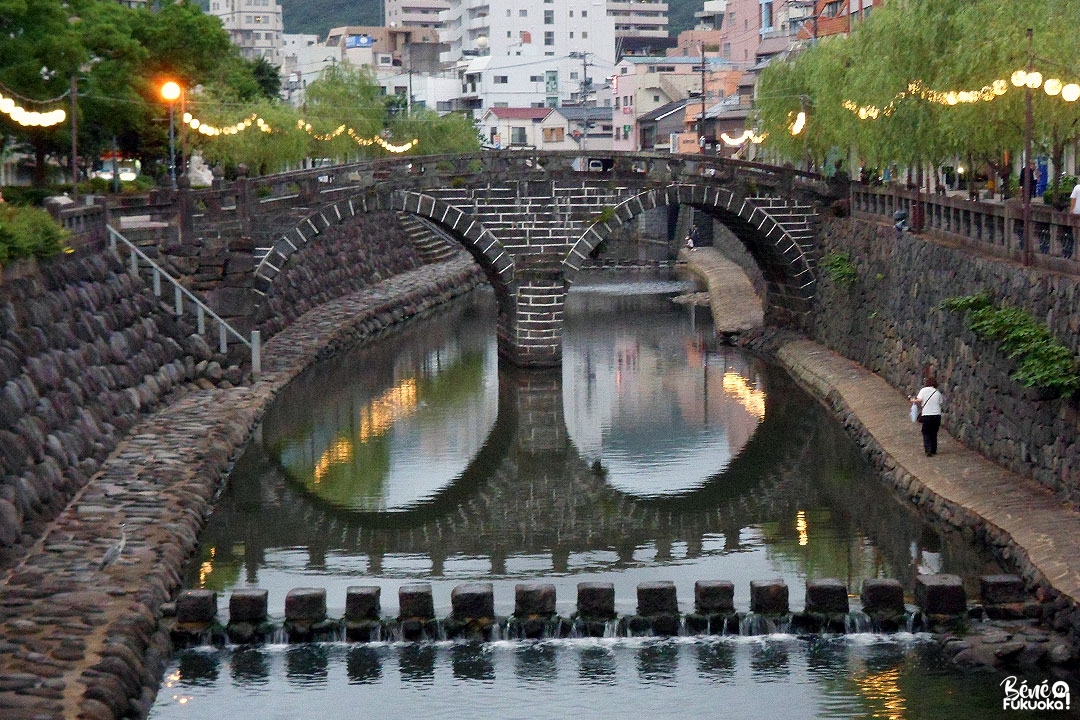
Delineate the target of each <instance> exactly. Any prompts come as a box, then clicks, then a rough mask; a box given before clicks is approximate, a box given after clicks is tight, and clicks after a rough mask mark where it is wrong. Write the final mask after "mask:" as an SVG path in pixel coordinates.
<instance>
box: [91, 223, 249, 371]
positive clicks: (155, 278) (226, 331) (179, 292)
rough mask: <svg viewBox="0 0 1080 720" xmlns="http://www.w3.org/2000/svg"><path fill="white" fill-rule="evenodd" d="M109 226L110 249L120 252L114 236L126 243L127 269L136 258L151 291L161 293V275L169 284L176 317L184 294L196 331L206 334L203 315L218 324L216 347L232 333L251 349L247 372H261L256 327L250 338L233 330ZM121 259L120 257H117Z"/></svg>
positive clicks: (223, 346)
mask: <svg viewBox="0 0 1080 720" xmlns="http://www.w3.org/2000/svg"><path fill="white" fill-rule="evenodd" d="M106 227H108V230H109V249H110V250H112V252H113V254H115V255H116V256H117V257H118V258H120V253H119V251H118V250H117V249H116V248H117V240H119V241H120V242H122V243H123V244H124V245H126V246H127V248H128V251H129V254H128V262H129V263H130V267H131V273H132V274H133V275H137V274H138V273H139V267H140V261H141V264H142V265H143V266H144V267H146V268H148V269H149V270H150V273H151V283H152V286H153V290H154V295H156V296H157V297H161V287H162V286H161V279H162V278H165V279H166V280H168V281H169V283H171V284H172V286H173V313H174V314H175V315H176V316H177V317H179V316H181V315H183V314H184V307H185V303H184V298H185V297H186V298H187V299H188V300H189V301H190V305H191V306H192V307H194V308H195V317H196V324H197V326H198V332H199V335H205V334H206V317H207V316H208V315H209V316H210V318H211V319H212V320H213V321H214V322H216V323H217V328H218V349H219V350H220V352H221V353H222V354H223V355H224V354H226V353H227V352H228V349H229V336H230V335H231V336H233V337H234V338H235V339H236V340H237V341H239V342H240V343H242V344H243V345H244V346H245V347H247V348H249V349H250V350H251V376H252V378H253V379H254V380H258V379H259V376H260V375H261V374H262V342H261V334H260V332H259V331H258V330H252V331H251V339H250V340H248V339H247V338H245V337H244V336H243V335H241V334H240V333H239V332H238V331H237V330H235V329H234V328H233V327H232V326H231V325H229V323H227V322H225V321H224V320H222V319H221V318H220V317H218V315H217V313H215V312H214V311H213V310H211V309H210V308H209V307H207V306H206V304H205V303H204V302H202V301H201V300H199V298H197V297H195V296H194V295H193V294H192V293H191V292H190V291H189V290H188V289H187V288H185V287H184V286H183V285H181V284H180V283H179V282H178V281H177V280H176V279H175V278H173V277H172V276H171V275H169V273H167V272H165V270H163V269H162V268H161V267H160V266H159V265H158V264H157V263H155V262H154V261H153V260H151V259H150V258H149V257H147V255H146V253H144V252H143V251H142V250H140V249H139V247H138V246H137V245H135V244H134V243H133V242H131V241H130V240H128V239H127V238H126V237H124V236H123V235H121V234H120V233H119V232H118V231H117V230H116V229H115V228H114V227H113V226H111V225H108V226H106ZM121 259H122V258H121Z"/></svg>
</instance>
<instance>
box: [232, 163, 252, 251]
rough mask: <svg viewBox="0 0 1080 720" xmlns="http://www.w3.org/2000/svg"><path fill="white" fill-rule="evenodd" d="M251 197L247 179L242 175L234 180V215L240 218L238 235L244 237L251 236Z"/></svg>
mask: <svg viewBox="0 0 1080 720" xmlns="http://www.w3.org/2000/svg"><path fill="white" fill-rule="evenodd" d="M251 196H252V192H251V185H250V184H249V182H248V179H247V178H246V177H245V176H243V175H241V176H240V177H238V178H236V215H237V217H239V218H240V234H241V235H243V236H244V237H250V236H251V211H252V209H253V208H252V206H251V201H252V197H251Z"/></svg>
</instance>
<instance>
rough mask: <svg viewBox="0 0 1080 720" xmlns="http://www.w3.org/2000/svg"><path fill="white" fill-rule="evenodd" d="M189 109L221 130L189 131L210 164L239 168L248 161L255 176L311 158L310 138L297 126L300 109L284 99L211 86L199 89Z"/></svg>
mask: <svg viewBox="0 0 1080 720" xmlns="http://www.w3.org/2000/svg"><path fill="white" fill-rule="evenodd" d="M189 109H190V110H191V112H192V114H193V115H195V116H196V117H197V118H198V119H199V121H200V122H201V123H204V124H207V125H209V126H211V127H212V128H214V129H216V130H218V131H220V134H218V133H214V134H210V135H207V134H203V133H199V132H197V131H192V130H187V131H186V133H187V138H188V140H189V145H190V146H191V147H195V148H198V149H199V150H200V152H201V153H202V156H203V157H204V158H205V159H206V161H207V162H208V163H211V164H218V165H222V166H224V167H225V168H228V169H235V168H237V167H239V166H240V165H241V164H242V165H245V166H246V167H247V169H248V171H249V172H250V173H251V174H253V175H264V174H267V173H273V172H280V171H283V170H287V169H289V168H290V167H297V166H299V165H300V164H301V163H302V162H303V160H304V158H306V157H308V151H309V144H310V142H309V141H310V138H309V136H308V134H307V133H306V132H304V131H303V130H302V129H300V128H298V127H297V122H298V120H299V113H298V111H297V110H296V109H295V108H293V107H292V106H291V105H287V104H284V103H282V102H280V101H274V100H269V99H262V100H258V101H256V102H239V101H237V100H236V99H235V98H229V97H225V98H223V97H221V96H219V95H215V94H214V93H212V92H210V91H209V90H204V91H202V92H200V93H198V94H197V95H196V96H195V97H194V98H193V99H192V101H191V102H189Z"/></svg>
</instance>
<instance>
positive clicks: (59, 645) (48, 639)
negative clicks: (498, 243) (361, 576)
mask: <svg viewBox="0 0 1080 720" xmlns="http://www.w3.org/2000/svg"><path fill="white" fill-rule="evenodd" d="M481 281H482V275H481V273H480V272H479V270H478V269H477V267H476V266H475V264H474V263H473V262H472V261H471V259H468V258H466V259H463V260H457V261H452V262H450V263H447V264H445V265H443V266H438V267H436V266H432V267H429V268H428V267H425V268H420V269H418V270H416V271H412V272H408V273H403V274H401V275H397V276H395V277H393V278H391V279H390V280H388V281H387V282H384V283H380V284H378V285H377V286H374V287H372V288H368V289H367V290H365V291H363V292H361V293H356V294H354V295H350V296H348V297H346V298H342V299H341V300H339V301H338V302H335V303H330V304H329V305H327V306H323V307H320V308H319V309H318V310H316V311H315V312H314V313H312V314H311V315H309V316H307V317H305V318H303V319H302V320H301V321H299V322H296V323H293V324H292V325H290V326H289V327H288V328H287V329H286V330H285V331H283V332H282V333H280V334H279V336H278V337H276V338H274V339H272V340H271V341H270V342H268V343H267V345H266V347H265V350H266V358H265V360H266V362H265V363H264V375H263V380H262V381H260V382H259V383H256V384H255V385H252V386H235V387H226V386H225V385H224V384H219V385H218V386H217V387H213V386H206V387H204V388H201V390H200V391H199V392H188V393H186V394H185V395H184V396H183V397H180V398H179V399H177V400H176V401H175V402H170V403H168V404H167V405H165V406H164V407H163V408H161V410H160V411H158V412H155V413H153V414H151V415H149V416H147V417H144V418H142V419H140V420H139V421H138V422H137V423H136V424H135V425H133V426H132V427H131V428H130V431H128V432H127V434H126V437H125V438H124V439H123V441H122V442H121V443H120V444H119V446H118V447H117V448H116V449H115V451H114V452H113V453H112V454H111V455H110V457H109V458H108V459H107V460H106V461H105V462H103V463H100V464H99V468H100V469H99V470H98V471H97V472H96V473H95V474H94V477H93V478H91V479H90V481H89V482H87V483H86V484H85V486H84V487H83V488H82V489H81V490H80V491H79V492H78V494H77V495H76V497H75V498H74V499H73V501H72V502H70V503H69V504H68V505H67V507H66V509H65V510H64V511H63V512H62V513H61V514H60V515H59V516H58V517H57V518H56V519H55V520H54V521H53V522H52V523H51V524H50V525H49V527H48V529H47V531H46V532H44V533H42V537H41V541H40V543H38V544H37V545H35V546H34V547H33V548H31V549H30V551H29V552H27V553H26V556H25V558H24V560H23V561H22V562H21V563H20V564H19V565H18V566H17V567H16V568H15V569H14V570H13V571H12V572H11V574H10V575H9V576H8V577H7V578H6V579H5V582H3V583H0V717H3V718H4V720H9V719H10V720H23V719H26V720H29V719H30V718H57V719H60V718H63V719H64V720H67V719H68V718H94V719H97V718H101V719H102V720H112V719H114V718H121V717H145V716H146V714H147V713H148V712H149V709H150V706H151V704H152V703H153V699H154V696H155V694H156V692H157V688H158V685H159V683H160V682H161V672H162V670H163V667H164V664H163V660H162V658H163V656H164V654H165V653H167V652H168V651H169V637H168V633H167V632H166V631H165V630H164V629H163V628H161V627H160V626H159V624H158V623H159V620H160V619H161V608H162V604H163V603H165V602H166V601H167V600H169V599H170V598H171V597H172V595H173V593H174V592H175V591H176V590H177V589H179V586H180V578H181V577H182V574H183V570H184V566H185V563H186V562H187V561H188V560H189V558H190V557H191V555H192V553H193V552H194V550H195V548H196V546H197V543H198V535H199V533H200V531H201V530H202V527H203V525H204V523H205V521H206V518H207V517H208V516H209V514H210V512H211V511H212V509H213V505H214V500H215V498H216V497H217V493H218V492H220V490H221V487H222V485H223V483H224V482H225V479H226V477H227V475H228V472H229V468H230V467H231V463H232V462H233V460H235V458H236V456H237V455H238V453H239V452H240V451H241V450H242V448H243V447H244V446H245V444H246V443H247V441H248V439H249V436H250V433H251V432H252V431H253V429H254V427H255V426H256V425H257V423H258V422H259V420H260V418H261V417H262V415H263V413H264V412H265V409H266V407H267V406H268V405H269V404H270V403H271V402H272V401H273V399H274V397H275V395H276V394H277V392H278V391H280V389H281V388H282V387H284V385H285V384H287V383H288V382H290V381H291V380H292V379H293V378H294V377H296V375H297V374H298V373H300V372H302V371H303V370H304V369H306V368H307V367H309V366H310V365H311V364H312V363H314V362H316V361H317V360H318V359H319V358H320V357H321V356H323V355H325V354H328V353H332V352H336V351H337V350H339V349H340V348H342V347H345V346H348V345H351V344H353V343H354V342H356V341H357V340H360V339H363V338H365V337H371V336H372V335H373V334H375V333H378V332H379V331H380V330H381V329H383V328H386V327H389V326H390V325H393V324H394V323H397V322H399V321H401V320H403V319H405V318H408V317H412V316H413V315H416V314H418V313H421V312H423V311H425V310H426V309H428V308H433V307H435V306H438V305H440V304H442V303H445V302H446V301H447V300H449V299H450V298H452V297H455V296H457V295H460V294H461V293H463V292H466V291H467V290H469V289H470V288H472V287H474V286H475V285H476V284H477V283H479V282H481ZM121 529H123V530H124V531H125V532H126V535H127V541H126V546H125V548H124V551H123V553H122V554H121V556H120V557H119V558H118V559H116V560H115V561H114V562H112V563H111V564H109V565H107V566H105V567H99V561H100V560H101V559H102V557H103V556H104V554H105V552H106V549H107V548H109V547H110V546H112V545H113V544H114V543H115V542H116V541H117V539H118V538H119V537H120V532H121Z"/></svg>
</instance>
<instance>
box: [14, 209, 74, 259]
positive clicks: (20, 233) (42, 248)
mask: <svg viewBox="0 0 1080 720" xmlns="http://www.w3.org/2000/svg"><path fill="white" fill-rule="evenodd" d="M67 238H68V232H67V230H65V229H64V228H62V227H61V226H60V225H58V224H57V222H56V221H55V220H53V218H52V216H51V215H49V213H48V212H46V211H45V210H42V209H41V208H35V207H27V206H20V205H12V204H9V203H5V204H3V205H0V264H6V263H9V262H11V261H12V260H19V259H21V258H47V257H52V256H53V255H57V254H59V253H60V252H62V251H63V250H64V244H65V243H66V242H67Z"/></svg>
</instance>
